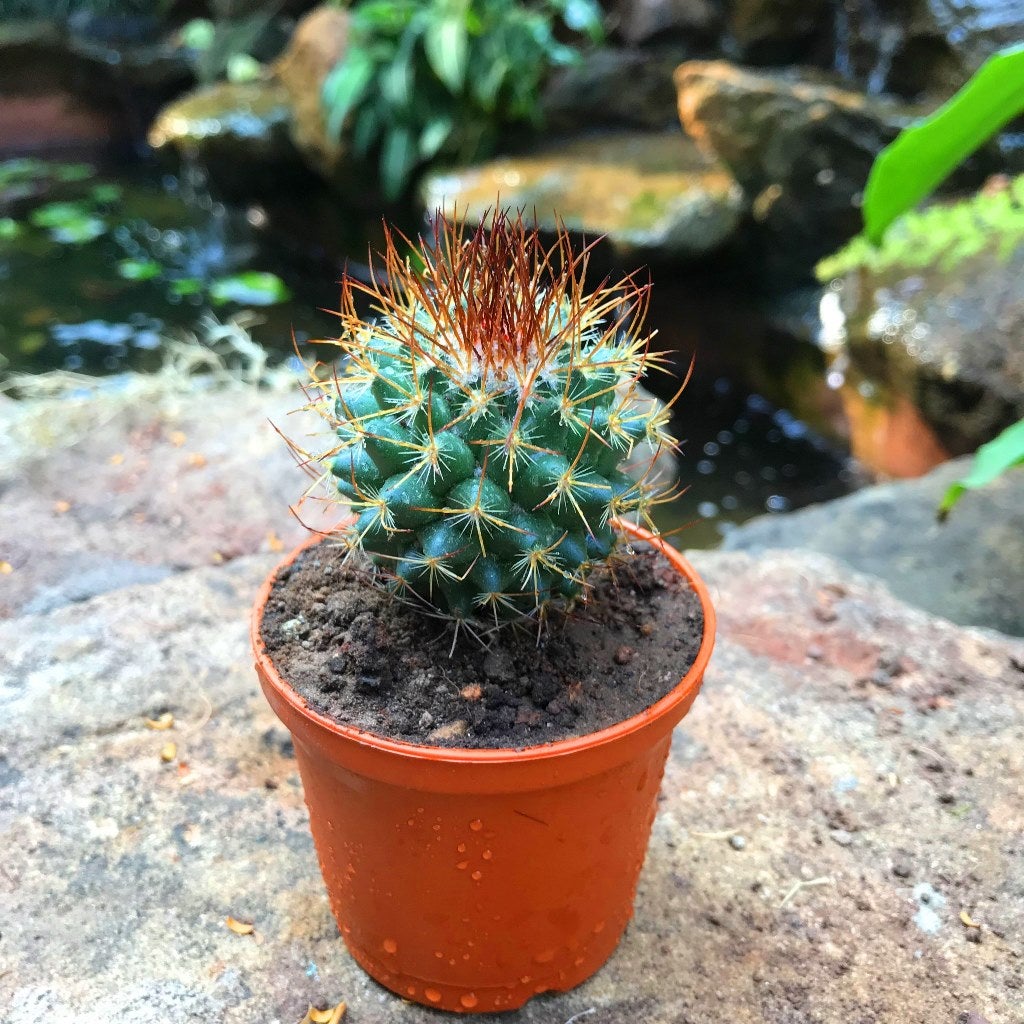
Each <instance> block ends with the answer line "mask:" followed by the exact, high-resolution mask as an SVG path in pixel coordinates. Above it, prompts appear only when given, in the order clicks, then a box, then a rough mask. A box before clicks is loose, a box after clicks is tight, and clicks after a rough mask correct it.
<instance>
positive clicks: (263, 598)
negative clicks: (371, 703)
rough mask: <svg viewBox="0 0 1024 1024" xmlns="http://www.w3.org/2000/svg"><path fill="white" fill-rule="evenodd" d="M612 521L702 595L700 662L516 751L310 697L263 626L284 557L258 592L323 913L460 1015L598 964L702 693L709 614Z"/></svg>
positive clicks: (374, 971)
mask: <svg viewBox="0 0 1024 1024" xmlns="http://www.w3.org/2000/svg"><path fill="white" fill-rule="evenodd" d="M620 526H621V527H622V528H623V529H626V530H628V531H629V532H630V533H631V534H633V536H634V537H636V538H637V539H638V540H643V541H646V542H648V543H650V544H652V545H653V546H654V547H656V548H657V549H659V550H660V551H661V552H662V554H663V555H664V556H665V557H666V558H667V559H668V561H669V562H670V563H671V564H672V565H673V567H674V568H675V569H676V570H677V571H678V572H679V573H680V574H681V575H682V576H684V577H685V578H686V579H687V580H688V581H689V582H690V585H691V586H692V587H693V589H694V590H695V591H696V593H697V594H698V595H699V597H700V601H701V605H702V607H703V611H704V636H703V640H702V642H701V646H700V650H699V651H698V654H697V657H696V660H695V661H694V663H693V665H692V666H691V667H690V668H689V670H688V671H687V672H686V674H685V675H684V676H683V678H682V680H681V681H680V682H679V684H678V685H677V686H676V687H675V688H674V689H673V690H671V691H670V692H669V693H668V694H667V695H666V696H665V697H663V698H662V699H661V700H659V701H658V702H657V703H655V704H654V705H652V706H651V707H650V708H648V709H647V710H645V711H643V712H641V713H640V714H638V715H635V716H634V717H632V718H629V719H626V720H625V721H623V722H619V723H618V724H616V725H613V726H611V727H609V728H607V729H602V730H600V731H599V732H594V733H590V734H589V735H586V736H581V737H578V738H573V739H568V740H560V741H558V742H555V743H550V744H545V745H540V746H532V747H526V748H523V749H519V750H514V749H508V750H505V749H502V750H499V749H485V750H477V749H457V748H451V747H429V746H419V745H416V744H410V743H403V742H398V741H395V740H389V739H386V738H384V737H381V736H377V735H374V734H373V733H370V732H366V731H363V730H360V729H357V728H354V727H351V726H345V725H340V724H339V723H337V722H335V721H333V720H331V719H328V718H326V717H324V716H322V715H319V714H317V713H316V712H315V711H312V710H311V709H310V708H308V707H307V706H306V704H305V702H304V701H303V699H302V698H301V697H300V696H299V695H298V694H297V693H296V692H295V691H294V690H293V689H292V688H291V686H289V684H288V682H287V681H286V680H284V679H282V678H281V676H280V675H279V674H278V672H277V669H276V668H275V667H274V665H273V663H272V661H271V659H270V657H269V655H268V654H267V652H266V648H265V647H264V644H263V642H262V640H261V638H260V625H261V621H262V616H263V609H264V607H265V605H266V602H267V599H268V597H269V594H270V590H271V587H272V585H273V581H274V577H275V576H276V573H277V571H278V570H279V569H280V568H281V566H278V568H277V569H275V570H274V572H273V573H272V574H271V575H270V577H268V579H267V580H266V582H265V583H264V584H263V587H262V589H261V590H260V593H259V596H258V599H257V602H256V606H255V609H254V612H253V619H252V642H253V649H254V651H255V654H256V670H257V673H258V675H259V679H260V683H261V685H262V687H263V692H264V693H265V694H266V697H267V699H268V700H269V702H270V704H271V706H272V707H273V709H274V711H275V712H276V713H277V715H278V716H279V717H280V719H281V721H282V722H283V723H284V724H285V726H286V727H287V728H288V730H289V731H290V732H291V734H292V737H293V739H294V743H295V754H296V758H297V760H298V765H299V772H300V774H301V776H302V784H303V787H304V790H305V796H306V803H307V805H308V806H309V815H310V827H311V829H312V832H313V840H314V843H315V845H316V850H317V855H318V857H319V860H320V867H321V870H322V872H323V876H324V882H325V883H326V886H327V892H328V896H329V898H330V903H331V909H332V910H333V912H334V916H335V918H336V919H337V922H338V926H339V927H340V929H341V932H342V935H343V936H344V939H345V944H346V945H347V946H348V949H349V951H350V952H351V953H352V956H353V957H354V958H355V959H356V961H357V962H358V963H359V964H360V965H361V966H362V967H363V968H364V969H365V970H366V971H367V972H368V973H369V974H370V975H371V976H372V977H373V978H375V979H376V980H377V981H379V982H380V983H381V984H382V985H385V986H387V987H388V988H389V989H391V990H392V991H393V992H396V993H397V994H398V995H400V996H402V997H404V998H407V999H412V1000H415V1001H416V1002H419V1003H423V1004H425V1005H427V1006H433V1007H437V1008H440V1009H445V1010H454V1011H460V1012H474V1013H483V1012H491V1011H495V1010H499V1011H500V1010H513V1009H516V1008H517V1007H519V1006H522V1005H523V1003H525V1002H526V1001H527V1000H528V999H530V998H531V997H532V996H534V995H536V994H538V993H540V992H545V991H549V990H559V991H562V990H566V989H569V988H572V987H573V986H575V985H578V984H579V983H580V982H582V981H584V980H585V979H586V978H588V977H590V975H591V974H593V973H594V972H595V971H596V970H597V969H598V968H599V967H601V965H602V964H604V962H605V961H606V960H607V959H608V957H609V956H611V954H612V952H613V951H614V949H615V947H616V945H617V944H618V941H619V939H620V938H621V936H622V933H623V931H624V929H625V927H626V924H627V923H628V921H629V919H630V917H631V916H632V913H633V897H634V894H635V892H636V885H637V879H638V877H639V874H640V869H641V867H642V865H643V861H644V855H645V852H646V850H647V843H648V839H649V837H650V831H651V824H652V823H653V821H654V816H655V811H656V800H657V794H658V787H659V785H660V782H661V777H662V774H663V772H664V769H665V761H666V758H667V757H668V750H669V744H670V742H671V733H672V729H673V727H674V726H675V725H676V724H677V723H678V722H679V721H680V719H681V718H682V717H683V716H684V715H685V714H686V713H687V712H688V711H689V709H690V707H691V705H692V704H693V701H694V698H695V697H696V695H697V691H698V690H699V689H700V685H701V682H702V680H703V676H704V670H705V667H706V666H707V663H708V659H709V658H710V656H711V649H712V646H713V644H714V633H715V615H714V609H713V608H712V606H711V602H710V599H709V597H708V593H707V590H706V588H705V586H704V584H703V582H702V581H701V580H700V578H699V577H698V576H697V575H696V574H695V573H694V571H693V569H692V568H691V567H690V566H689V564H688V563H687V562H686V560H685V559H684V558H683V557H682V555H680V554H679V552H677V551H676V550H675V549H674V548H672V547H670V546H669V545H668V544H666V543H664V542H663V541H660V540H658V539H657V538H655V537H653V536H652V535H651V534H650V533H648V532H647V531H645V530H643V529H640V528H637V527H633V526H631V525H629V524H625V523H622V524H620ZM310 543H313V541H310ZM306 546H308V544H307V545H304V546H303V547H306ZM301 550H303V548H299V549H298V550H296V551H295V552H293V553H292V554H291V555H290V556H289V557H288V559H286V560H285V562H284V563H282V564H287V563H288V562H291V561H292V560H294V558H295V557H296V556H297V555H298V554H299V552H300V551H301Z"/></svg>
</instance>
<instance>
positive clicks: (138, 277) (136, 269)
mask: <svg viewBox="0 0 1024 1024" xmlns="http://www.w3.org/2000/svg"><path fill="white" fill-rule="evenodd" d="M163 269H164V268H163V267H161V266H160V264H159V263H157V262H156V260H121V261H120V262H119V263H118V264H117V272H118V274H120V275H121V277H123V278H124V279H125V280H126V281H151V280H152V279H153V278H154V277H159V276H160V275H161V274H162V273H163Z"/></svg>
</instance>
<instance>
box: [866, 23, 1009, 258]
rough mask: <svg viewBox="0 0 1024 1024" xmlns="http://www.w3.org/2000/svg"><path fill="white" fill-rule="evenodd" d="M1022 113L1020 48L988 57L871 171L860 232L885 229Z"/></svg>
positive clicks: (874, 237)
mask: <svg viewBox="0 0 1024 1024" xmlns="http://www.w3.org/2000/svg"><path fill="white" fill-rule="evenodd" d="M1022 112H1024V43H1021V44H1018V45H1016V46H1011V47H1008V48H1007V49H1005V50H1001V51H1000V52H999V53H996V54H993V55H992V56H991V57H989V59H988V60H987V61H985V63H984V64H982V66H981V67H980V68H979V69H978V71H977V72H976V73H975V75H974V76H973V77H972V78H971V80H970V81H969V82H968V83H967V84H966V85H965V86H964V87H963V88H962V89H961V90H960V91H959V92H958V93H956V94H955V95H954V96H953V97H952V98H951V99H950V100H949V101H948V102H946V103H944V104H943V105H942V106H941V107H939V109H938V110H936V111H935V112H934V113H932V114H930V115H929V116H928V117H926V118H923V119H922V120H921V121H919V122H917V123H916V124H914V125H911V126H910V127H909V128H906V129H905V130H904V131H902V132H900V134H899V136H898V137H897V138H896V139H895V141H893V142H892V143H890V144H889V145H888V146H886V147H885V149H883V150H882V152H881V153H879V154H878V157H877V159H876V160H875V162H874V164H873V165H872V167H871V173H870V174H869V175H868V182H867V185H866V187H865V189H864V233H865V234H866V235H867V237H868V239H869V240H870V241H871V242H873V243H874V244H875V245H877V244H878V243H879V242H880V241H881V239H882V235H883V234H884V233H885V229H886V228H887V227H888V226H889V225H890V224H891V223H892V222H893V221H894V220H895V219H896V218H897V217H899V216H900V214H902V213H905V212H906V211H907V210H909V209H911V208H912V207H914V206H915V205H916V204H917V203H919V202H920V201H921V200H922V199H924V198H925V196H927V195H929V194H930V193H931V192H932V191H933V190H934V189H935V188H936V187H937V186H938V185H940V184H941V183H942V182H943V181H944V180H945V179H946V178H947V177H948V176H949V175H950V173H951V172H952V171H953V170H954V169H955V168H956V167H957V165H958V164H960V163H961V162H962V161H963V160H965V159H966V158H967V157H969V156H970V155H971V154H972V153H973V152H974V151H975V150H976V149H978V147H979V146H981V145H982V144H983V143H984V142H986V141H987V140H988V139H990V138H991V137H992V136H993V135H995V134H996V132H998V131H999V130H1000V129H1001V128H1003V127H1004V126H1005V125H1006V124H1008V123H1009V122H1010V121H1012V120H1013V119H1014V118H1015V117H1017V115H1018V114H1020V113H1022Z"/></svg>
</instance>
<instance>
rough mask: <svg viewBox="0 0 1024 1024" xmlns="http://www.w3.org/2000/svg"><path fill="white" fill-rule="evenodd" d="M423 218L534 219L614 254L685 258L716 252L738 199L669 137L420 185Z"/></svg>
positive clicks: (558, 153)
mask: <svg viewBox="0 0 1024 1024" xmlns="http://www.w3.org/2000/svg"><path fill="white" fill-rule="evenodd" d="M422 195H423V201H424V205H425V206H426V208H427V209H428V210H434V209H438V208H441V209H444V210H445V211H446V212H449V213H450V212H452V210H453V209H457V210H458V211H459V213H460V214H461V215H462V216H463V217H465V218H467V219H468V220H471V221H476V220H479V219H480V218H481V217H482V216H484V214H485V213H486V211H487V210H488V209H490V208H493V206H494V204H495V201H496V199H497V198H498V197H499V196H500V198H501V203H502V205H503V206H510V207H512V208H523V209H526V210H528V211H533V210H534V209H536V211H537V216H538V219H539V222H540V224H541V225H542V226H543V227H545V228H547V229H548V230H551V229H553V227H554V224H555V215H556V214H557V216H558V217H560V218H561V219H562V220H563V221H564V223H565V225H566V227H568V228H569V229H570V230H572V231H580V232H585V233H586V234H587V235H588V236H589V237H591V238H593V237H596V236H598V235H604V236H606V238H607V241H606V245H607V246H609V247H610V248H611V249H612V250H613V251H614V252H615V253H616V254H618V255H621V256H631V257H638V258H648V259H659V258H660V259H664V258H680V257H683V258H689V257H694V256H698V255H701V254H703V253H706V252H710V251H713V250H714V249H717V248H719V247H720V246H721V245H722V244H723V243H724V242H726V241H727V240H728V239H729V237H730V236H731V234H732V232H733V231H734V230H735V228H736V226H737V224H738V222H739V218H740V213H741V209H742V197H741V193H740V190H739V188H738V187H737V185H736V183H735V181H733V179H732V178H731V177H730V176H729V174H728V173H727V172H726V171H724V170H723V169H722V168H721V167H718V166H715V165H714V164H712V163H710V162H709V161H707V160H705V159H704V158H703V157H702V156H701V155H700V154H699V153H697V152H696V150H695V149H694V148H693V146H692V144H691V143H689V141H688V140H687V139H686V138H685V137H684V136H682V135H681V134H680V133H678V132H672V133H669V134H664V133H650V134H647V133H636V134H633V133H630V134H621V135H619V134H616V135H601V136H596V137H593V138H580V139H573V140H568V141H565V142H562V143H558V144H554V145H552V146H550V147H548V148H546V149H544V150H540V151H536V152H534V153H533V154H530V155H524V156H514V157H511V156H510V157H501V158H499V159H497V160H492V161H490V162H488V163H485V164H480V165H478V166H475V167H467V168H461V169H457V170H453V171H449V172H443V171H442V172H437V173H435V174H431V175H428V177H427V178H426V179H425V181H424V184H423V187H422Z"/></svg>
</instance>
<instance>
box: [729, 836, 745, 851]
mask: <svg viewBox="0 0 1024 1024" xmlns="http://www.w3.org/2000/svg"><path fill="white" fill-rule="evenodd" d="M729 845H730V846H731V847H732V848H733V849H734V850H742V849H744V848H745V847H746V845H747V841H746V839H744V838H743V836H729Z"/></svg>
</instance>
